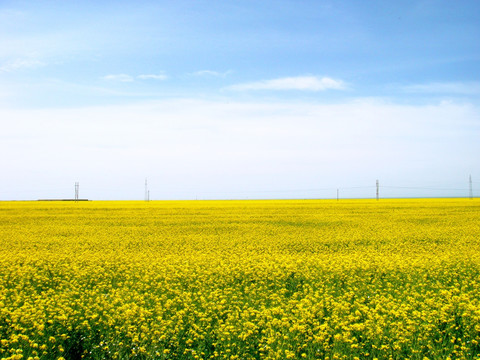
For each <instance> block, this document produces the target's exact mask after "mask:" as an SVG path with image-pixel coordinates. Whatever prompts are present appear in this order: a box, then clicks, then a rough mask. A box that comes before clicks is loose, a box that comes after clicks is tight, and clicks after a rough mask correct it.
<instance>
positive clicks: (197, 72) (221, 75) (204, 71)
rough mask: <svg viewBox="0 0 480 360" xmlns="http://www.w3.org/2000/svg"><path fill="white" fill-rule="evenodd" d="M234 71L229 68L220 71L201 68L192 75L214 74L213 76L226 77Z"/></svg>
mask: <svg viewBox="0 0 480 360" xmlns="http://www.w3.org/2000/svg"><path fill="white" fill-rule="evenodd" d="M231 72H232V71H231V70H228V71H225V72H219V71H213V70H200V71H196V72H193V73H191V74H190V75H192V76H212V77H222V78H224V77H226V76H227V75H228V74H230V73H231Z"/></svg>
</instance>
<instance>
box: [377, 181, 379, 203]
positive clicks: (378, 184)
mask: <svg viewBox="0 0 480 360" xmlns="http://www.w3.org/2000/svg"><path fill="white" fill-rule="evenodd" d="M379 188H380V185H379V183H378V180H377V201H378V197H379Z"/></svg>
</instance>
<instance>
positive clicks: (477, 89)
mask: <svg viewBox="0 0 480 360" xmlns="http://www.w3.org/2000/svg"><path fill="white" fill-rule="evenodd" d="M403 90H404V91H405V92H409V93H425V94H452V95H455V94H456V95H477V94H480V83H479V82H438V83H427V84H414V85H409V86H405V87H404V88H403Z"/></svg>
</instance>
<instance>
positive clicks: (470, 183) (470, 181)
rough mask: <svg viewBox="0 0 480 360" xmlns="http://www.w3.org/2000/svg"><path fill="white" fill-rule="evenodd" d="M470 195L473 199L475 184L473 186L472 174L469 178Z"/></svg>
mask: <svg viewBox="0 0 480 360" xmlns="http://www.w3.org/2000/svg"><path fill="white" fill-rule="evenodd" d="M468 185H469V187H468V190H469V191H468V195H469V196H470V199H473V186H472V175H470V177H469V179H468Z"/></svg>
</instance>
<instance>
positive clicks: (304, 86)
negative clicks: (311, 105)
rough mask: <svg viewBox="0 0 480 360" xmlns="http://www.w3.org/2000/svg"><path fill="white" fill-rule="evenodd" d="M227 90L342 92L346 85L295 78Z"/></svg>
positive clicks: (339, 81)
mask: <svg viewBox="0 0 480 360" xmlns="http://www.w3.org/2000/svg"><path fill="white" fill-rule="evenodd" d="M227 89H229V90H236V91H248V90H302V91H324V90H330V89H332V90H344V89H346V85H345V83H344V82H343V81H341V80H335V79H332V78H329V77H323V78H319V77H317V76H296V77H285V78H279V79H272V80H262V81H257V82H251V83H244V84H236V85H232V86H229V87H228V88H227Z"/></svg>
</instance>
